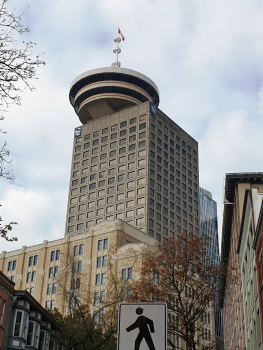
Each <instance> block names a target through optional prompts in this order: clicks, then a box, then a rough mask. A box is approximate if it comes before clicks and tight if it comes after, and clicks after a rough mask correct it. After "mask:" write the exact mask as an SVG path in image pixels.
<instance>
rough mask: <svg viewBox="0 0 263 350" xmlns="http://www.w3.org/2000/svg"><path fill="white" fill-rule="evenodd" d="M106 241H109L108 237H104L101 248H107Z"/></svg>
mask: <svg viewBox="0 0 263 350" xmlns="http://www.w3.org/2000/svg"><path fill="white" fill-rule="evenodd" d="M108 243H109V240H108V238H105V239H104V242H103V249H108Z"/></svg>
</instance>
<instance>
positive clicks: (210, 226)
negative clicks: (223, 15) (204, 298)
mask: <svg viewBox="0 0 263 350" xmlns="http://www.w3.org/2000/svg"><path fill="white" fill-rule="evenodd" d="M199 195H200V228H201V235H202V237H203V236H207V237H209V238H210V241H209V244H208V246H207V254H206V262H207V263H209V264H212V265H214V266H219V265H220V255H219V244H218V224H217V203H216V202H215V201H214V200H213V198H212V193H211V192H209V191H207V190H205V189H203V188H201V187H200V188H199ZM215 332H216V336H218V337H223V325H222V315H221V311H220V309H219V307H218V306H217V305H216V307H215Z"/></svg>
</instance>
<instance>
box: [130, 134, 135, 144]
mask: <svg viewBox="0 0 263 350" xmlns="http://www.w3.org/2000/svg"><path fill="white" fill-rule="evenodd" d="M133 141H136V134H135V135H131V136H130V137H129V142H133Z"/></svg>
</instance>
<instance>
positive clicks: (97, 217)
mask: <svg viewBox="0 0 263 350" xmlns="http://www.w3.org/2000/svg"><path fill="white" fill-rule="evenodd" d="M116 39H117V38H115V42H116ZM119 41H120V39H119ZM119 41H117V43H118V42H119ZM117 48H118V46H117ZM117 48H116V49H117ZM116 49H115V50H116ZM114 52H115V51H114ZM116 62H117V63H118V64H117V63H116ZM116 62H114V64H113V66H112V67H107V68H98V69H94V70H90V71H87V72H85V73H83V74H81V75H79V76H78V77H77V78H76V79H75V80H74V81H73V82H72V84H71V87H70V92H69V99H70V103H71V104H72V106H73V108H74V110H75V112H76V114H77V115H78V117H79V120H80V122H81V124H82V126H79V127H77V128H75V134H74V145H73V155H72V167H71V174H70V186H69V198H68V208H67V220H66V229H65V235H67V234H71V235H72V234H78V233H83V232H87V233H88V231H89V228H90V227H92V226H93V225H95V224H97V223H100V222H102V221H104V220H116V219H121V220H124V221H126V222H127V223H129V224H130V225H132V226H135V227H137V228H139V229H140V230H141V231H142V232H144V233H145V234H147V235H150V236H152V237H154V238H155V239H157V240H158V241H161V240H162V239H163V238H167V237H171V236H174V235H175V233H176V232H183V231H185V232H186V231H188V232H189V231H195V232H199V179H198V143H197V142H196V141H195V140H194V139H193V138H192V137H191V136H190V135H188V134H187V133H186V132H185V131H184V130H182V129H181V128H180V127H179V126H178V125H177V124H176V123H175V122H174V121H173V120H171V119H170V118H169V117H167V116H166V115H165V114H164V113H163V112H162V111H161V110H160V109H158V105H159V100H160V95H159V90H158V88H157V86H156V85H155V84H154V82H153V81H152V80H151V79H149V78H148V77H146V76H145V75H143V74H141V73H138V72H135V71H133V70H130V69H125V68H121V67H120V63H119V62H118V60H116Z"/></svg>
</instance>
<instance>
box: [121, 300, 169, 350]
mask: <svg viewBox="0 0 263 350" xmlns="http://www.w3.org/2000/svg"><path fill="white" fill-rule="evenodd" d="M117 350H167V306H166V304H165V303H122V304H120V306H119V320H118V345H117Z"/></svg>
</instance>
